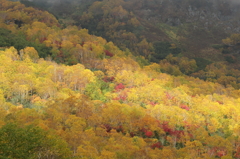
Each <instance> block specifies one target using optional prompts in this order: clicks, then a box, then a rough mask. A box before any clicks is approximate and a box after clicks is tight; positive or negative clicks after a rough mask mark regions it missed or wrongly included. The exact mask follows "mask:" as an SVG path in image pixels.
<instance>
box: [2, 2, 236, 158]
mask: <svg viewBox="0 0 240 159" xmlns="http://www.w3.org/2000/svg"><path fill="white" fill-rule="evenodd" d="M0 2H1V4H2V6H1V9H2V10H3V9H11V8H12V9H13V10H14V11H15V10H20V11H21V10H25V11H24V13H25V12H26V10H28V12H30V13H35V12H36V13H38V14H40V15H42V14H43V15H45V14H47V13H42V12H41V11H35V10H34V9H32V8H25V7H24V6H22V5H21V4H20V3H19V2H8V1H5V0H1V1H0ZM98 3H99V4H100V2H96V4H95V5H98ZM14 7H16V8H18V9H16V8H15V9H14ZM21 8H22V9H21ZM118 11H121V12H120V13H119V12H118ZM28 12H26V14H27V13H28ZM125 13H126V12H125V11H124V10H123V9H122V8H121V7H117V8H115V9H114V10H113V11H112V13H111V14H112V15H111V16H112V17H113V18H119V19H121V18H124V17H125V16H126V15H127V13H126V14H125ZM7 14H9V13H7ZM47 15H48V14H47ZM28 16H30V15H28ZM28 16H27V15H26V19H24V20H26V22H25V23H26V24H23V26H22V31H23V32H24V33H25V34H26V37H27V38H28V39H31V40H33V41H35V42H36V43H42V44H45V45H46V46H49V47H51V48H52V50H51V52H52V59H51V57H49V58H46V59H43V58H41V57H39V53H38V52H37V50H36V49H35V48H33V47H26V48H24V49H22V50H17V49H15V48H14V47H3V48H1V49H0V134H1V135H0V148H1V149H0V156H4V157H8V158H9V157H12V158H36V156H38V157H39V156H40V157H39V158H93V159H105V158H109V159H115V158H116V159H125V158H126V159H131V158H137V159H138V158H139V159H141V158H150V159H157V158H193V159H195V158H239V156H240V149H239V147H240V139H239V136H240V126H239V118H240V91H239V90H237V89H234V87H232V86H231V85H228V83H227V80H225V78H220V79H219V82H214V81H210V80H207V81H204V80H201V79H199V78H194V77H189V76H185V75H183V74H182V73H181V70H184V71H186V73H189V74H190V73H191V72H192V71H194V69H195V65H196V64H195V62H194V61H192V60H188V59H186V58H182V59H181V60H182V62H180V61H178V60H179V59H178V58H175V57H173V56H169V57H168V59H167V60H164V61H162V63H159V64H157V63H152V64H149V65H147V66H143V65H142V66H140V64H139V63H138V62H136V61H135V60H136V59H135V57H133V56H132V55H131V54H129V53H126V52H124V51H121V50H120V49H119V48H118V47H116V46H115V45H114V44H113V43H112V42H106V40H104V39H103V38H100V37H97V36H92V35H89V34H88V32H87V30H86V29H80V30H79V29H78V28H77V27H74V26H71V27H67V28H65V29H61V28H60V27H59V26H58V23H56V22H55V20H54V18H53V19H52V17H51V16H50V17H49V18H47V17H45V18H44V17H42V18H40V20H41V21H46V23H45V22H40V20H39V21H34V20H32V21H31V19H28V18H27V17H28ZM10 20H11V18H10ZM28 20H29V21H30V22H28ZM133 22H134V20H133ZM1 25H2V26H4V27H8V28H10V29H12V30H13V31H14V30H15V31H16V30H17V28H15V27H17V26H16V25H15V24H9V25H8V24H5V23H1ZM136 25H137V24H136ZM14 28H15V29H14ZM144 43H145V41H143V42H142V44H144ZM144 46H145V45H142V46H141V47H142V48H144ZM146 47H147V46H146ZM106 48H108V50H109V52H108V53H107V51H106ZM110 53H111V54H110ZM146 54H150V52H146ZM112 55H114V56H112ZM105 56H109V57H105ZM54 60H56V61H57V62H61V64H59V63H57V62H56V61H54ZM174 61H175V62H174ZM173 63H179V64H180V66H181V67H179V68H177V67H171V68H172V69H171V68H170V67H167V66H170V65H173ZM66 64H68V65H66ZM188 65H191V66H193V67H194V68H189V67H188ZM218 67H220V66H218V65H210V66H208V67H207V68H206V69H207V71H208V72H209V74H208V76H210V75H211V74H210V73H211V72H212V71H211V70H218ZM164 71H166V72H167V71H171V72H173V73H175V74H176V75H175V76H172V75H169V74H167V73H164ZM179 71H180V72H179ZM220 73H221V72H219V71H216V72H215V74H212V76H219V75H220ZM177 74H178V75H177ZM232 82H233V83H232V84H234V80H233V81H232ZM220 83H222V84H220ZM235 84H236V83H235ZM236 87H237V86H236ZM33 132H35V133H33ZM6 134H9V135H12V137H13V139H14V140H12V138H9V136H8V135H6ZM17 135H18V137H19V139H15V138H14V136H17ZM46 139H47V140H46ZM6 143H7V144H6ZM13 143H16V144H19V145H20V146H19V147H18V145H14V144H13ZM29 145H32V146H33V147H28V146H29ZM36 145H38V146H36ZM34 146H35V147H34ZM9 147H10V148H11V149H12V150H14V152H15V151H16V152H17V151H18V150H22V152H24V153H23V154H22V155H23V156H19V155H21V154H19V152H20V151H18V153H13V151H10V150H9ZM2 148H3V149H2ZM26 150H29V151H26ZM30 152H31V153H30ZM49 156H50V157H49Z"/></svg>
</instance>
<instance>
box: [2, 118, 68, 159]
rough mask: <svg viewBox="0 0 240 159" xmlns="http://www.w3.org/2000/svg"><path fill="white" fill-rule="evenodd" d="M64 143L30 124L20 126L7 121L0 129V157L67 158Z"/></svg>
mask: <svg viewBox="0 0 240 159" xmlns="http://www.w3.org/2000/svg"><path fill="white" fill-rule="evenodd" d="M68 157H70V150H69V148H68V147H67V145H66V143H65V142H64V141H62V140H61V139H58V138H57V137H55V136H52V135H50V134H48V133H47V132H46V131H44V130H42V129H40V128H38V127H34V126H32V125H29V126H25V127H20V126H18V125H16V124H12V123H8V124H6V125H4V126H3V127H2V128H1V129H0V158H4V159H26V158H28V159H34V158H59V159H60V158H62V159H63V158H68Z"/></svg>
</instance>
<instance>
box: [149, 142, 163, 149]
mask: <svg viewBox="0 0 240 159" xmlns="http://www.w3.org/2000/svg"><path fill="white" fill-rule="evenodd" d="M162 147H163V146H162V144H161V143H160V142H157V143H155V144H153V145H151V148H152V149H155V148H162Z"/></svg>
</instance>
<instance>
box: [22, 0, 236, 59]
mask: <svg viewBox="0 0 240 159" xmlns="http://www.w3.org/2000/svg"><path fill="white" fill-rule="evenodd" d="M22 2H23V3H25V4H27V5H32V6H36V7H40V8H43V9H48V10H49V11H50V12H51V13H53V14H54V15H56V16H57V17H58V18H59V19H60V21H62V23H64V24H65V25H66V26H67V25H69V24H75V25H78V26H79V27H82V28H87V29H88V30H89V31H90V33H91V34H95V35H98V36H102V37H104V38H106V39H107V40H109V41H113V42H114V43H115V44H117V45H118V46H119V47H120V48H121V49H126V48H128V49H130V50H131V51H132V52H134V53H135V54H141V55H143V56H145V57H146V58H149V59H150V60H151V61H154V62H157V61H159V60H160V59H163V58H165V57H166V56H167V54H169V53H172V54H178V53H181V54H182V55H184V56H187V57H190V58H206V59H208V60H210V61H223V60H224V57H223V55H222V54H221V51H219V50H214V49H213V48H212V45H214V44H222V39H225V38H226V37H227V36H229V35H230V34H232V33H240V25H239V24H240V17H239V15H240V10H239V7H240V3H239V2H238V1H236V0H235V1H234V0H228V1H226V0H201V1H196V0H125V1H124V0H102V1H96V0H88V1H87V0H81V1H76V0H70V1H65V0H52V1H46V0H44V1H39V0H33V1H31V2H29V1H26V0H22ZM144 39H146V41H147V42H148V43H145V44H144V45H145V46H142V47H140V46H139V45H142V44H143V43H144V42H145V41H143V40H144ZM141 42H142V43H141ZM150 43H151V44H152V45H153V46H151V44H150ZM171 44H174V45H175V46H176V48H177V49H171V48H170V47H171ZM147 45H150V46H147ZM139 47H140V49H138V48H139ZM143 47H144V48H145V49H146V51H145V53H144V51H141V50H142V49H143ZM209 54H210V55H213V56H209ZM149 55H152V56H151V57H149Z"/></svg>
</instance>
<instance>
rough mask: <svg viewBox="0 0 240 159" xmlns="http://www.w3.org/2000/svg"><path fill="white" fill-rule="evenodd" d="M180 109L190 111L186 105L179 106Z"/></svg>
mask: <svg viewBox="0 0 240 159" xmlns="http://www.w3.org/2000/svg"><path fill="white" fill-rule="evenodd" d="M180 108H182V109H185V110H187V111H189V110H190V108H189V107H188V106H187V105H180Z"/></svg>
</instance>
